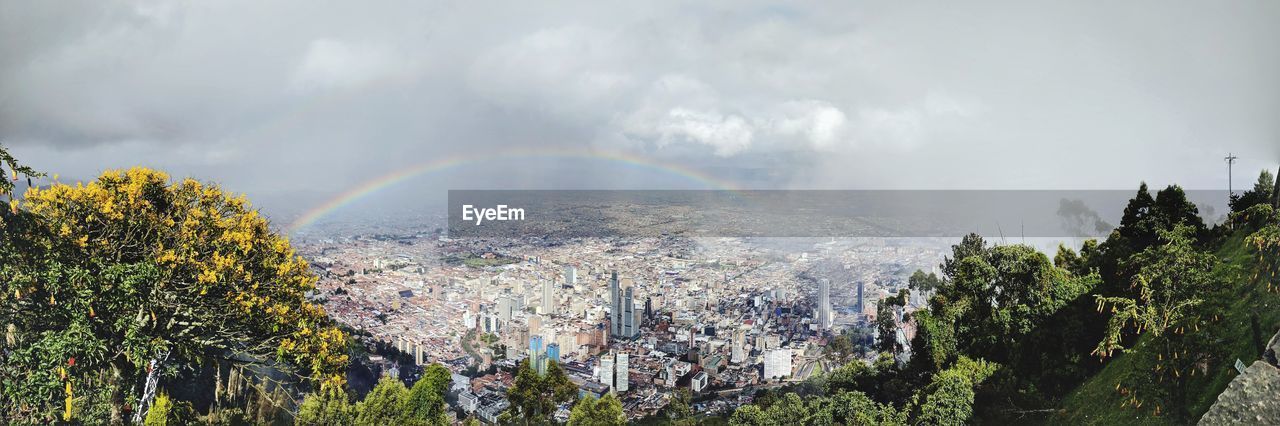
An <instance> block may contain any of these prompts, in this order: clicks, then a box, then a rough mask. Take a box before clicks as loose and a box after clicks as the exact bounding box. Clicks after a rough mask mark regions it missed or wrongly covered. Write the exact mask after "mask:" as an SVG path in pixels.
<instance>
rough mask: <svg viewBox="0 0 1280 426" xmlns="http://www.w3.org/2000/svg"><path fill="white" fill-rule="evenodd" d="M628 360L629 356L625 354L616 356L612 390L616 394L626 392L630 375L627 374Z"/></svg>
mask: <svg viewBox="0 0 1280 426" xmlns="http://www.w3.org/2000/svg"><path fill="white" fill-rule="evenodd" d="M629 358H630V356H629V355H627V354H625V353H620V354H618V357H617V359H616V360H615V361H614V365H615V366H616V367H617V371H615V372H614V384H613V389H614V390H616V391H617V392H618V393H623V392H626V391H627V387H628V385H629V384H630V381H631V378H630V374H629V371H630V370H629V369H630V366H629V365H628V362H629V360H628V359H629Z"/></svg>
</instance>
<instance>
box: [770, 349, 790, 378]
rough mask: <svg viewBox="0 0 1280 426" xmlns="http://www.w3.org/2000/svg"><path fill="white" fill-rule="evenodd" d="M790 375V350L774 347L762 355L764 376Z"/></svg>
mask: <svg viewBox="0 0 1280 426" xmlns="http://www.w3.org/2000/svg"><path fill="white" fill-rule="evenodd" d="M790 375H791V350H790V349H774V350H771V351H769V352H767V353H765V355H764V378H765V379H773V378H778V377H787V376H790Z"/></svg>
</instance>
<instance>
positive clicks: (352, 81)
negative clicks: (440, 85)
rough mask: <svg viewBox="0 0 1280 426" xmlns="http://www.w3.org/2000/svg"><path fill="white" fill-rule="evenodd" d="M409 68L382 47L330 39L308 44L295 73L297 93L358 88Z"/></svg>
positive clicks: (405, 62) (401, 58)
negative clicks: (301, 91) (298, 91)
mask: <svg viewBox="0 0 1280 426" xmlns="http://www.w3.org/2000/svg"><path fill="white" fill-rule="evenodd" d="M408 66H410V65H409V63H408V61H406V60H404V58H403V57H401V55H399V54H397V53H396V52H394V51H393V50H391V49H389V48H388V47H386V46H385V45H378V44H356V43H350V42H345V41H341V40H333V39H318V40H314V41H312V42H311V44H310V45H308V47H307V51H306V53H305V54H304V55H303V56H302V60H301V62H300V63H299V64H298V67H297V69H296V70H295V71H294V74H293V79H292V87H293V88H294V89H297V90H312V89H341V88H350V87H355V86H359V85H362V84H366V83H369V82H371V81H374V80H377V79H379V78H385V77H388V76H390V75H392V74H394V73H398V72H404V71H405V68H406V67H408Z"/></svg>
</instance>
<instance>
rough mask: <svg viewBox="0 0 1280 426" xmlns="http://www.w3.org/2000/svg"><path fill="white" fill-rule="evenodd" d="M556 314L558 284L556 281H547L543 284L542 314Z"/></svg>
mask: <svg viewBox="0 0 1280 426" xmlns="http://www.w3.org/2000/svg"><path fill="white" fill-rule="evenodd" d="M554 313H556V282H555V280H545V281H543V282H542V314H543V315H551V314H554Z"/></svg>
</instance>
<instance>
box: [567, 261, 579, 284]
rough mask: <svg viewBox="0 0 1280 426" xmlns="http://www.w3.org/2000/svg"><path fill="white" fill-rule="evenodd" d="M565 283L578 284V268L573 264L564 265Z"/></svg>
mask: <svg viewBox="0 0 1280 426" xmlns="http://www.w3.org/2000/svg"><path fill="white" fill-rule="evenodd" d="M564 284H565V285H570V286H572V285H577V284H578V268H575V267H574V266H573V265H564Z"/></svg>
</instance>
